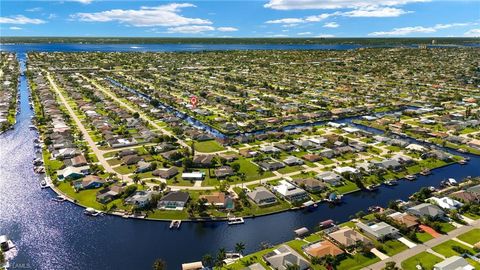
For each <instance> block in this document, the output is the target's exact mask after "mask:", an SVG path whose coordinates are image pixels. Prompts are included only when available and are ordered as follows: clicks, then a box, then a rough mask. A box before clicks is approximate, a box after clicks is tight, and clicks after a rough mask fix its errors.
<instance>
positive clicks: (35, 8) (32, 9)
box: [25, 7, 43, 12]
mask: <svg viewBox="0 0 480 270" xmlns="http://www.w3.org/2000/svg"><path fill="white" fill-rule="evenodd" d="M42 10H43V8H41V7H34V8H27V9H25V11H27V12H38V11H42Z"/></svg>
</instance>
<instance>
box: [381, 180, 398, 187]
mask: <svg viewBox="0 0 480 270" xmlns="http://www.w3.org/2000/svg"><path fill="white" fill-rule="evenodd" d="M384 184H385V185H387V186H396V185H398V181H397V180H388V181H385V182H384Z"/></svg>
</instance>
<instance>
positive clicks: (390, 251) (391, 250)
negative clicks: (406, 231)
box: [383, 240, 408, 256]
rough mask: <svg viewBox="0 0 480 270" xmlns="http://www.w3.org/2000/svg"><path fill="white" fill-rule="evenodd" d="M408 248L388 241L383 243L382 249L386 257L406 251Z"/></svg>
mask: <svg viewBox="0 0 480 270" xmlns="http://www.w3.org/2000/svg"><path fill="white" fill-rule="evenodd" d="M407 248H408V247H407V246H406V245H404V244H403V243H402V242H400V241H398V240H388V241H385V242H384V243H383V249H384V250H385V252H386V254H387V255H388V256H393V255H395V254H397V253H400V252H402V251H404V250H406V249H407Z"/></svg>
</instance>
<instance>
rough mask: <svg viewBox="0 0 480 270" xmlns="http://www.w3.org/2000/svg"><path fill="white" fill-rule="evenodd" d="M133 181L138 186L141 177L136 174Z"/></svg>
mask: <svg viewBox="0 0 480 270" xmlns="http://www.w3.org/2000/svg"><path fill="white" fill-rule="evenodd" d="M132 180H133V183H135V184H138V182H139V181H140V176H138V174H135V175H134V176H133V178H132Z"/></svg>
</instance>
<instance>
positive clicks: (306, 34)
mask: <svg viewBox="0 0 480 270" xmlns="http://www.w3.org/2000/svg"><path fill="white" fill-rule="evenodd" d="M297 35H299V36H310V35H312V32H301V33H298V34H297Z"/></svg>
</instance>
